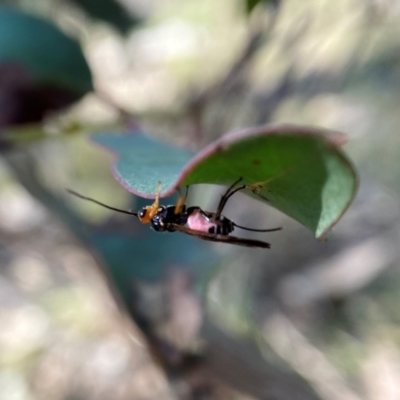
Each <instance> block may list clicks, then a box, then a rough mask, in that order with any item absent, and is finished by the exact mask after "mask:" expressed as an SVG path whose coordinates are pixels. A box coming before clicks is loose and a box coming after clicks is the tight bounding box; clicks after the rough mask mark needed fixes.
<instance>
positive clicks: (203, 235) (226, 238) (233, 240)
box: [170, 224, 271, 249]
mask: <svg viewBox="0 0 400 400" xmlns="http://www.w3.org/2000/svg"><path fill="white" fill-rule="evenodd" d="M170 227H171V228H172V229H173V230H175V231H178V232H182V233H185V234H186V235H190V236H194V237H197V238H199V239H203V240H209V241H210V242H219V243H229V244H235V245H238V246H247V247H261V248H263V249H269V248H270V247H271V245H270V244H269V243H267V242H262V241H261V240H253V239H246V238H239V237H236V236H230V235H217V234H215V233H209V232H203V231H197V230H194V229H190V228H187V227H186V226H181V225H177V224H170Z"/></svg>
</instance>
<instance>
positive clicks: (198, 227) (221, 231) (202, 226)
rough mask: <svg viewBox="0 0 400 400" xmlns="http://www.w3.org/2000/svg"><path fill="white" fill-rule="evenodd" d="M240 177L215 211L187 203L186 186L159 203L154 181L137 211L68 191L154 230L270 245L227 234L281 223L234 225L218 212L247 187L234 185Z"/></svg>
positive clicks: (255, 244) (256, 244)
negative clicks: (148, 200)
mask: <svg viewBox="0 0 400 400" xmlns="http://www.w3.org/2000/svg"><path fill="white" fill-rule="evenodd" d="M241 180H242V178H240V179H238V180H237V181H236V182H234V183H233V184H232V185H231V186H230V187H229V188H228V189H227V191H226V192H225V193H224V194H223V196H221V200H220V202H219V204H218V208H217V211H216V212H209V211H204V210H202V209H201V208H200V207H198V206H192V207H187V206H186V204H185V203H186V199H187V196H188V187H187V186H186V193H185V195H184V196H182V195H181V193H180V191H179V197H178V200H177V203H176V205H171V206H162V205H160V191H161V184H160V183H159V184H158V187H157V195H156V198H155V200H154V202H153V204H151V205H149V206H146V207H143V208H142V209H141V210H139V211H138V212H132V211H125V210H121V209H118V208H114V207H110V206H108V205H106V204H103V203H100V202H99V201H97V200H94V199H91V198H89V197H86V196H82V195H80V194H79V193H76V192H74V191H72V190H68V192H69V193H71V194H73V195H75V196H77V197H80V198H81V199H84V200H89V201H91V202H93V203H96V204H99V205H101V206H103V207H105V208H108V209H110V210H113V211H117V212H121V213H124V214H129V215H133V216H135V217H137V218H138V219H139V221H140V222H141V223H143V224H148V223H150V224H151V226H152V228H153V229H154V230H155V231H157V232H182V233H185V234H187V235H191V236H195V237H198V238H199V239H203V240H209V241H212V242H222V243H230V244H236V245H240V246H248V247H262V248H270V244H269V243H267V242H263V241H260V240H254V239H246V238H240V237H236V236H232V235H230V233H231V232H233V230H234V229H235V228H240V229H244V230H247V231H252V232H274V231H279V230H281V229H282V227H278V228H272V229H253V228H246V227H244V226H241V225H238V224H236V223H235V222H233V221H232V220H230V219H228V218H226V217H225V216H223V215H222V211H223V209H224V207H225V205H226V203H227V201H228V199H229V198H230V197H231V196H232V195H233V194H235V193H236V192H238V191H239V190H243V189H245V188H247V187H248V186H246V185H241V186H239V187H236V186H237V185H238V184H239V183H240V182H241Z"/></svg>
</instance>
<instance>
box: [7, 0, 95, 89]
mask: <svg viewBox="0 0 400 400" xmlns="http://www.w3.org/2000/svg"><path fill="white" fill-rule="evenodd" d="M3 63H15V64H17V65H20V66H22V67H24V68H25V69H26V70H27V71H29V73H30V74H31V75H32V77H33V78H34V80H35V82H36V83H38V84H44V85H49V86H54V87H59V88H65V89H69V90H72V91H74V92H76V93H79V94H81V95H83V94H85V93H86V92H88V91H91V90H92V89H93V85H92V77H91V73H90V70H89V67H88V65H87V63H86V60H85V58H84V56H83V53H82V50H81V48H80V45H79V43H78V42H77V41H76V40H73V39H71V38H70V37H68V36H67V35H65V34H64V33H63V32H61V31H60V30H59V29H58V28H57V27H56V26H55V25H53V24H52V23H50V22H49V21H46V20H44V19H42V18H39V17H36V16H33V15H30V14H27V13H24V12H22V11H20V10H18V9H16V8H12V7H6V6H0V65H1V64H3Z"/></svg>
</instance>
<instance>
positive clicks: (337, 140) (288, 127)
mask: <svg viewBox="0 0 400 400" xmlns="http://www.w3.org/2000/svg"><path fill="white" fill-rule="evenodd" d="M129 134H132V135H138V134H141V133H138V132H137V131H136V132H135V131H134V132H129ZM270 135H299V136H303V137H318V138H324V139H326V141H327V143H328V144H329V145H331V146H332V148H335V149H336V150H337V151H338V152H339V154H340V156H341V158H342V159H343V161H344V162H345V163H347V164H348V166H349V167H350V170H351V171H352V173H353V177H354V182H355V185H354V187H353V193H352V196H351V198H350V199H349V201H348V203H347V204H346V206H345V207H344V208H343V211H342V212H341V213H340V215H339V216H338V218H337V219H336V220H335V221H333V222H332V223H331V224H330V225H329V226H328V227H327V228H326V229H325V230H324V231H323V232H322V233H321V234H320V235H319V236H316V238H317V239H318V240H325V238H326V235H327V234H328V233H329V232H330V231H331V229H332V228H333V227H334V226H335V225H336V223H337V222H338V221H339V220H340V219H341V218H342V216H343V215H344V214H345V212H346V211H347V210H348V208H349V207H350V205H351V203H352V202H353V200H354V198H355V196H356V193H357V191H358V187H359V178H358V175H357V173H356V169H355V167H354V165H353V163H352V162H351V161H350V159H349V158H348V157H347V156H346V155H345V153H344V152H342V151H341V150H340V149H339V147H341V146H343V145H344V144H346V143H347V136H346V135H345V134H344V133H343V132H339V131H335V130H330V129H326V128H319V127H315V126H309V125H293V124H279V125H266V126H265V125H264V126H257V127H251V128H245V129H241V130H238V131H232V132H228V133H226V134H225V135H223V136H222V137H221V138H219V139H217V140H216V141H214V142H212V143H210V144H209V145H207V146H206V147H204V148H203V149H202V150H200V151H199V152H198V153H197V154H196V155H194V156H193V158H192V159H191V160H190V161H189V162H188V163H186V165H185V166H184V167H183V168H182V171H181V174H180V175H179V176H178V178H177V179H176V181H175V183H174V184H173V185H171V186H170V187H169V188H167V189H166V190H163V191H162V192H161V193H160V197H161V198H164V197H169V196H171V195H173V194H174V193H175V192H176V191H177V189H178V188H179V187H180V186H182V184H183V182H184V181H185V179H186V177H187V176H188V175H189V174H190V171H191V170H192V169H193V168H194V167H195V166H196V165H197V164H199V163H200V162H201V161H202V160H204V159H205V158H207V157H209V156H211V155H212V154H215V153H218V152H221V151H224V150H225V149H226V148H227V147H229V145H230V144H232V143H234V142H237V141H240V140H241V139H248V138H251V137H255V136H270ZM100 147H103V146H101V145H100ZM106 149H107V150H108V151H110V152H111V154H113V156H114V165H113V167H112V173H113V176H114V178H115V179H116V181H117V182H118V183H119V184H120V185H122V186H123V187H124V188H125V189H126V190H128V191H129V192H131V193H133V194H134V195H136V196H139V197H142V198H144V199H154V198H155V197H156V192H154V194H148V193H143V192H140V191H138V190H135V189H134V188H133V187H131V186H128V185H127V184H126V182H125V181H124V180H123V179H122V177H121V176H120V175H119V174H118V172H117V171H116V169H115V164H116V161H117V160H118V154H117V153H115V152H114V151H112V150H110V149H108V148H106ZM202 183H204V184H207V183H210V182H202ZM213 184H218V183H213ZM155 189H156V188H155Z"/></svg>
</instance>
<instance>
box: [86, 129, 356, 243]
mask: <svg viewBox="0 0 400 400" xmlns="http://www.w3.org/2000/svg"><path fill="white" fill-rule="evenodd" d="M93 140H94V141H95V142H97V143H98V144H101V145H103V146H104V147H106V148H108V149H110V150H112V151H113V152H114V153H115V154H116V156H117V160H116V162H115V165H114V175H115V177H116V179H117V180H118V181H119V182H120V183H121V184H122V185H123V186H124V187H125V188H126V189H127V190H129V191H131V192H133V193H135V194H137V195H138V196H141V197H145V198H154V196H155V191H156V187H157V182H159V181H160V182H162V193H161V195H162V197H164V196H168V195H171V194H172V193H173V192H174V191H175V190H176V188H177V187H180V186H184V185H194V184H199V183H210V184H218V185H227V186H229V185H231V184H232V183H233V182H235V181H236V180H237V179H238V178H239V177H242V178H243V180H242V182H243V183H244V184H246V185H251V188H250V189H246V190H244V192H245V193H247V194H249V195H251V196H252V197H255V198H257V199H259V200H261V201H265V202H267V204H269V205H271V206H273V207H275V208H277V209H278V210H281V211H282V212H284V213H286V214H287V215H289V216H290V217H292V218H294V219H296V220H297V221H299V222H300V223H302V224H303V225H305V226H306V227H308V228H309V229H311V230H312V231H313V232H314V233H315V235H316V236H317V237H318V238H322V237H324V236H325V235H326V234H327V232H328V231H329V230H330V229H331V228H332V226H333V225H334V224H336V222H337V221H338V220H339V219H340V217H341V216H342V215H343V213H344V212H345V211H346V209H347V208H348V207H349V205H350V203H351V202H352V200H353V198H354V196H355V193H356V190H357V175H356V172H355V170H354V168H353V166H352V164H351V162H350V161H349V160H348V158H347V157H346V156H345V154H344V153H343V152H342V151H341V150H340V149H339V148H338V145H339V144H342V143H343V141H344V139H343V135H341V134H338V133H335V132H331V131H327V130H323V129H317V128H310V127H301V126H295V125H282V126H273V127H258V128H250V129H247V130H243V131H240V132H236V133H231V134H228V135H225V136H223V137H222V138H221V139H219V140H217V141H216V142H214V143H211V144H210V145H209V146H207V147H206V148H205V149H203V150H202V151H200V152H199V153H198V154H197V155H195V156H193V153H192V152H190V151H188V150H186V149H181V148H177V147H173V146H171V145H167V144H164V143H161V142H157V141H154V140H152V139H150V138H149V137H147V136H144V135H142V134H140V133H133V134H123V133H119V134H110V133H104V134H99V135H94V136H93ZM251 189H252V190H251ZM253 191H255V192H257V193H258V194H259V195H261V196H262V197H264V199H262V198H261V197H260V196H259V195H258V194H255V193H253ZM266 199H268V200H266Z"/></svg>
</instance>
